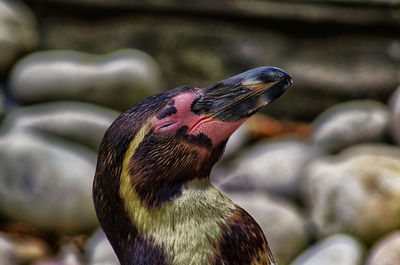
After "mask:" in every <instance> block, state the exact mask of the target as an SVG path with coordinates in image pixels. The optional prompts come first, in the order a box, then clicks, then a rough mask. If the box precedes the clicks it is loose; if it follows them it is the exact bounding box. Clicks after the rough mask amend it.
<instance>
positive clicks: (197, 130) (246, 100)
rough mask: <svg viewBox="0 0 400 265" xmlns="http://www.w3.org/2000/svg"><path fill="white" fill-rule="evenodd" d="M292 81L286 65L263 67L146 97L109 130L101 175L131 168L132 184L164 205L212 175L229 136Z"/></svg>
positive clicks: (151, 200) (146, 197)
mask: <svg viewBox="0 0 400 265" xmlns="http://www.w3.org/2000/svg"><path fill="white" fill-rule="evenodd" d="M291 85H292V80H291V78H290V76H289V75H288V74H287V73H285V72H284V71H282V70H280V69H278V68H274V67H260V68H255V69H252V70H249V71H247V72H244V73H241V74H239V75H236V76H233V77H230V78H228V79H226V80H223V81H220V82H217V83H215V84H212V85H210V86H207V87H204V88H195V87H188V86H184V87H178V88H175V89H172V90H169V91H166V92H163V93H160V94H157V95H154V96H151V97H149V98H146V99H144V100H142V101H141V102H139V103H137V104H136V105H134V106H133V107H132V108H131V109H129V110H128V111H126V112H125V113H123V114H121V115H120V116H119V117H118V118H117V119H116V121H115V122H114V123H113V124H112V125H111V126H110V128H109V129H108V130H107V132H106V134H105V136H104V138H103V142H102V144H101V146H100V151H99V159H98V166H97V170H96V175H110V174H116V175H117V178H119V177H121V176H120V175H121V171H122V174H124V172H127V174H129V176H130V177H129V178H130V179H131V184H130V187H129V189H131V188H133V190H134V192H135V193H136V194H137V195H138V196H139V197H140V199H141V200H142V201H145V202H146V203H147V205H148V206H149V207H154V206H159V205H161V204H162V203H163V202H165V201H168V200H169V199H170V198H172V197H173V196H174V195H176V193H179V191H180V189H181V187H182V185H185V183H188V182H189V181H191V180H194V179H199V178H200V179H201V178H208V177H209V175H210V171H211V169H212V167H213V165H214V164H215V163H216V162H217V161H218V160H219V158H220V157H221V155H222V153H223V150H224V148H225V145H226V142H227V140H228V138H229V136H230V135H231V134H232V133H233V132H234V131H235V130H236V129H237V128H238V127H239V126H240V125H241V124H242V123H243V122H244V121H246V120H247V119H248V118H249V117H250V116H251V115H253V114H254V113H256V112H257V111H258V110H259V109H260V108H262V107H263V106H265V105H267V104H268V103H270V102H272V101H274V100H275V99H277V98H278V97H279V96H280V95H281V94H282V93H283V92H284V91H286V89H288V88H289V87H290V86H291ZM110 165H112V167H110ZM121 178H122V177H121ZM98 179H102V178H98ZM113 181H114V180H113ZM116 184H117V183H116ZM118 185H119V184H118Z"/></svg>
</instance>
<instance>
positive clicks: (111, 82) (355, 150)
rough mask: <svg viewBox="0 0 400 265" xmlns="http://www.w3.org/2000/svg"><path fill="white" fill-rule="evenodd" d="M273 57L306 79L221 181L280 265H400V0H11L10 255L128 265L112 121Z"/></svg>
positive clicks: (5, 248) (2, 90)
mask: <svg viewBox="0 0 400 265" xmlns="http://www.w3.org/2000/svg"><path fill="white" fill-rule="evenodd" d="M264 65H270V66H276V67H280V68H282V69H284V70H285V71H287V72H288V73H289V74H291V76H292V77H293V79H294V86H293V87H292V88H291V89H290V90H289V91H287V92H286V93H285V94H284V95H283V96H282V97H281V98H280V99H279V100H278V101H277V102H275V103H273V104H272V105H269V106H268V107H267V108H265V110H264V112H263V113H260V114H258V115H256V116H254V117H253V118H252V119H250V120H249V121H248V122H247V123H245V124H244V125H243V126H242V127H241V128H240V129H239V130H238V131H237V132H236V133H235V134H234V135H233V136H232V137H231V140H230V142H229V144H228V146H227V150H226V154H225V156H224V158H223V160H222V161H221V162H220V163H219V164H218V166H217V167H216V168H215V170H214V171H213V176H212V179H213V182H214V184H215V185H216V186H218V187H219V188H220V189H221V190H223V191H224V193H227V194H228V195H229V197H231V198H232V199H233V200H234V201H235V202H237V203H238V204H240V205H241V206H242V207H244V208H245V209H246V210H247V211H248V212H250V213H251V214H252V215H253V216H254V217H255V219H256V220H257V221H258V223H259V224H260V225H261V227H262V229H263V230H264V232H265V234H266V236H267V238H268V240H269V243H270V245H271V247H272V250H273V252H274V253H275V255H276V258H277V260H278V261H279V264H280V265H289V264H290V265H320V264H324V265H331V264H332V265H361V264H367V265H398V264H400V147H399V144H400V90H399V91H396V89H397V88H398V87H399V85H400V1H399V0H369V1H367V0H365V1H362V0H283V1H268V0H253V1H246V0H220V1H210V0H202V1H196V0H195V1H176V0H164V1H136V0H132V1H130V0H113V1H107V0H25V1H22V0H9V1H7V0H0V265H28V264H29V265H30V264H35V265H86V264H90V265H100V264H101V265H114V264H118V262H117V261H116V258H115V256H114V254H113V252H112V250H111V249H110V246H109V245H108V242H107V240H105V238H104V235H103V234H102V232H101V231H100V230H99V229H98V227H99V226H98V222H97V219H96V217H95V214H94V210H93V205H92V199H91V185H92V180H93V175H94V170H95V164H96V159H97V149H98V146H99V143H100V140H101V138H102V136H103V134H104V132H105V130H106V129H107V127H108V126H109V125H110V123H111V122H112V121H113V120H114V119H115V117H116V116H117V115H118V114H119V113H120V112H121V111H124V110H126V109H127V108H129V107H130V106H131V105H133V104H134V103H136V102H138V101H139V100H141V99H143V98H144V97H147V96H149V95H152V94H154V93H157V92H159V91H163V90H167V89H170V88H174V87H176V86H179V85H183V84H186V85H192V86H198V87H202V86H206V85H208V84H211V83H213V82H216V81H219V80H222V79H225V78H227V77H229V76H232V75H234V74H237V73H240V72H243V71H245V70H248V69H250V68H254V67H258V66H264ZM399 89H400V88H399Z"/></svg>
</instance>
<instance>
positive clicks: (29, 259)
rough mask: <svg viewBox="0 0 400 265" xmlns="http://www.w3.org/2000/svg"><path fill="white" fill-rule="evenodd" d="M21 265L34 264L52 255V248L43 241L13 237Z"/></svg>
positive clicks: (30, 237)
mask: <svg viewBox="0 0 400 265" xmlns="http://www.w3.org/2000/svg"><path fill="white" fill-rule="evenodd" d="M11 241H12V243H13V245H14V248H15V252H16V256H17V258H18V261H19V263H21V264H32V263H33V262H35V261H38V260H42V259H44V258H46V257H47V256H48V255H49V254H50V248H49V246H48V245H47V243H46V242H44V241H43V240H42V239H39V238H35V237H32V236H13V238H12V239H11Z"/></svg>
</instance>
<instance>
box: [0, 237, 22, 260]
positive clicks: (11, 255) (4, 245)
mask: <svg viewBox="0 0 400 265" xmlns="http://www.w3.org/2000/svg"><path fill="white" fill-rule="evenodd" d="M17 264H18V262H17V255H16V251H15V249H14V246H13V244H12V242H11V241H10V240H9V239H8V238H7V236H6V235H4V234H3V233H0V265H17Z"/></svg>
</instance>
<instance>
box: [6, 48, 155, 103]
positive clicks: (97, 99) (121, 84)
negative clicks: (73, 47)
mask: <svg viewBox="0 0 400 265" xmlns="http://www.w3.org/2000/svg"><path fill="white" fill-rule="evenodd" d="M160 86H161V84H160V73H159V69H158V66H157V63H156V62H155V61H154V60H153V59H152V58H151V57H150V56H148V55H147V54H145V53H143V52H141V51H138V50H129V49H126V50H119V51H116V52H112V53H109V54H106V55H91V54H87V53H83V52H76V51H44V52H36V53H33V54H31V55H29V56H27V57H25V58H24V59H22V60H21V61H20V62H19V63H18V64H17V65H16V67H15V68H14V69H13V71H12V73H11V93H12V95H13V96H14V97H15V98H16V99H17V100H18V101H19V102H22V103H25V104H27V103H34V102H43V101H52V100H80V101H86V102H92V103H96V104H100V105H104V106H108V107H112V108H115V109H119V110H126V109H127V108H129V107H131V106H132V105H133V104H135V103H136V102H138V101H140V100H141V99H143V98H145V97H147V96H150V95H152V94H154V93H156V92H158V91H159V89H160Z"/></svg>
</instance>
